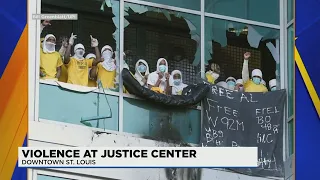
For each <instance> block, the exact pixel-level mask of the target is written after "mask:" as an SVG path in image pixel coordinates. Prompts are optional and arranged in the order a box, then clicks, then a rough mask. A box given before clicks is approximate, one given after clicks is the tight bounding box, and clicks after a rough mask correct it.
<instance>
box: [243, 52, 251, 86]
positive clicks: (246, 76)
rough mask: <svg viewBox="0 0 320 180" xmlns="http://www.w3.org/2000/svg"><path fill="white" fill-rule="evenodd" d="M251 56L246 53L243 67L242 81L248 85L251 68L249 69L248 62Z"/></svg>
mask: <svg viewBox="0 0 320 180" xmlns="http://www.w3.org/2000/svg"><path fill="white" fill-rule="evenodd" d="M250 56H251V53H250V52H246V53H244V55H243V57H244V61H243V66H242V80H243V83H246V82H247V81H248V80H249V67H248V64H249V63H248V62H249V58H250Z"/></svg>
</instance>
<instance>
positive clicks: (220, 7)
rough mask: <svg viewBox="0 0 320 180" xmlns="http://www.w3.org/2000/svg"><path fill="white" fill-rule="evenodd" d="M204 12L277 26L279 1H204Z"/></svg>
mask: <svg viewBox="0 0 320 180" xmlns="http://www.w3.org/2000/svg"><path fill="white" fill-rule="evenodd" d="M205 11H206V12H208V13H214V14H220V15H225V16H231V17H236V18H242V19H248V20H253V21H259V22H264V23H270V24H279V0H269V1H257V0H236V1H228V0H215V1H213V0H205ZM271 12H272V13H271Z"/></svg>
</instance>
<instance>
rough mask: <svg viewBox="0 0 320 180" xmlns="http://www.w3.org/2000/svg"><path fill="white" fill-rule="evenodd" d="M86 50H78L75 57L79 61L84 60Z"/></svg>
mask: <svg viewBox="0 0 320 180" xmlns="http://www.w3.org/2000/svg"><path fill="white" fill-rule="evenodd" d="M83 55H84V50H83V49H77V50H76V52H75V57H76V58H77V59H79V60H82V59H83Z"/></svg>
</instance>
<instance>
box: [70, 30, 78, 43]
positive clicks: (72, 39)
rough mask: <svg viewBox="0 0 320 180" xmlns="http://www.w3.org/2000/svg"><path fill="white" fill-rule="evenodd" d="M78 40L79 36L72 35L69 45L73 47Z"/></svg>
mask: <svg viewBox="0 0 320 180" xmlns="http://www.w3.org/2000/svg"><path fill="white" fill-rule="evenodd" d="M75 39H77V35H74V34H73V33H71V36H70V39H69V44H70V45H71V46H72V45H73V44H74V40H75Z"/></svg>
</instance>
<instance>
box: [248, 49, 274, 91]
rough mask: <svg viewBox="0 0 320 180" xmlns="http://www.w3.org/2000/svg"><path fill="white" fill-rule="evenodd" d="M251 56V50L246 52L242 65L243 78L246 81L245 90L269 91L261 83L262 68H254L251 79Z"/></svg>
mask: <svg viewBox="0 0 320 180" xmlns="http://www.w3.org/2000/svg"><path fill="white" fill-rule="evenodd" d="M250 56H251V53H250V52H246V53H245V54H244V61H243V67H242V80H243V83H244V91H245V92H268V89H267V88H266V87H265V86H264V85H263V84H262V83H261V81H262V72H261V70H260V69H254V70H253V71H252V73H251V79H249V68H248V64H249V63H248V62H249V58H250Z"/></svg>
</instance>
